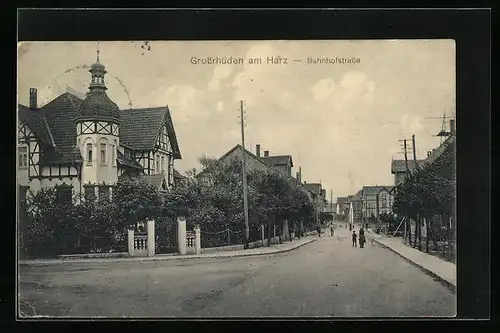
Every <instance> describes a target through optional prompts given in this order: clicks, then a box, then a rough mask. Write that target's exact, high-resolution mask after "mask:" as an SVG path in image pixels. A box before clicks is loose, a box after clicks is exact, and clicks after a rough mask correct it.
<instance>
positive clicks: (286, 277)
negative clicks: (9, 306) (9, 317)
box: [19, 228, 455, 317]
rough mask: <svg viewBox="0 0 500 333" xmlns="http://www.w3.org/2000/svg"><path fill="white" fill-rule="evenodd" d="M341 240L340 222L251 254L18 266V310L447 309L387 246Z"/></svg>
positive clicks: (422, 312)
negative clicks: (309, 239)
mask: <svg viewBox="0 0 500 333" xmlns="http://www.w3.org/2000/svg"><path fill="white" fill-rule="evenodd" d="M337 236H338V237H337ZM339 237H340V238H341V239H342V238H344V237H345V238H344V240H342V241H341V240H339ZM348 237H349V231H348V230H347V229H345V228H341V229H337V235H336V236H333V237H330V236H329V235H323V236H322V237H320V238H318V240H317V241H316V242H313V243H311V244H308V245H305V246H303V247H301V248H299V249H296V250H292V251H290V252H287V253H283V254H276V255H267V256H257V257H239V258H224V259H208V260H207V259H203V260H201V259H192V260H165V261H149V262H147V261H144V262H142V261H131V262H115V263H64V264H52V265H46V266H31V267H26V266H22V267H21V269H20V271H19V273H20V300H21V308H22V309H23V311H24V312H25V313H26V314H28V315H32V314H37V315H46V316H57V317H64V316H71V317H89V316H92V317H151V316H152V317H205V316H210V317H219V316H224V317H227V316H230V317H233V316H237V317H269V316H271V317H276V316H279V317H295V316H301V317H309V316H320V317H323V316H334V317H357V316H363V317H406V316H411V317H418V316H454V315H455V294H453V293H452V292H451V291H449V290H448V289H447V288H446V287H444V286H443V285H441V284H440V283H439V282H437V281H435V280H433V278H432V277H430V276H428V275H426V274H425V273H423V272H422V271H421V270H420V269H418V268H416V267H414V266H412V265H411V264H410V263H408V262H406V261H405V260H403V259H402V258H400V257H399V256H397V255H396V254H394V253H393V252H391V251H390V250H387V249H384V248H381V247H378V246H376V245H375V246H372V245H371V244H370V243H368V244H367V246H366V248H364V249H360V248H353V247H352V245H351V243H350V239H349V238H348Z"/></svg>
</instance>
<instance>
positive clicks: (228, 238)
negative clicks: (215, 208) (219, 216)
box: [227, 228, 231, 245]
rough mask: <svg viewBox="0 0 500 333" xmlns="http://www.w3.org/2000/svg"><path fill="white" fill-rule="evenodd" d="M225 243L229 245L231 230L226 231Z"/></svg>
mask: <svg viewBox="0 0 500 333" xmlns="http://www.w3.org/2000/svg"><path fill="white" fill-rule="evenodd" d="M227 243H228V244H229V245H231V230H230V229H229V228H228V229H227Z"/></svg>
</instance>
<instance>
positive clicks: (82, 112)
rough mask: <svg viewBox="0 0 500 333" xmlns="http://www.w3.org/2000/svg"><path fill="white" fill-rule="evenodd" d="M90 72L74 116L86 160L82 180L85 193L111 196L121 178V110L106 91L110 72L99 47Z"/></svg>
mask: <svg viewBox="0 0 500 333" xmlns="http://www.w3.org/2000/svg"><path fill="white" fill-rule="evenodd" d="M89 72H90V74H91V82H90V85H89V91H88V92H87V95H86V97H85V99H84V100H83V102H82V103H81V105H80V107H79V110H78V114H77V117H76V119H75V124H76V140H77V146H78V147H79V149H80V152H81V155H82V159H83V165H82V170H81V178H82V179H81V182H82V184H83V186H84V188H85V195H86V196H88V195H92V194H93V195H95V196H97V197H100V196H103V195H105V196H109V195H110V193H111V191H112V187H113V186H114V185H116V183H117V181H118V172H117V149H118V147H119V146H120V137H119V127H120V109H119V108H118V106H117V105H116V104H115V103H114V102H113V101H112V100H111V99H110V98H109V97H108V95H107V93H106V90H107V87H106V84H105V80H104V76H105V74H106V73H107V72H106V69H105V66H104V65H103V64H101V63H100V59H99V48H98V49H97V60H96V62H95V63H94V64H92V66H91V67H90V70H89Z"/></svg>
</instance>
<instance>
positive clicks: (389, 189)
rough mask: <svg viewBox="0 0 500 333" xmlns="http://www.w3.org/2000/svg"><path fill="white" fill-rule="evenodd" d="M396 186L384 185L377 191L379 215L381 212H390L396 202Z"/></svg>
mask: <svg viewBox="0 0 500 333" xmlns="http://www.w3.org/2000/svg"><path fill="white" fill-rule="evenodd" d="M393 188H394V186H383V187H382V188H381V189H380V190H379V192H378V193H377V215H376V216H377V217H379V216H380V215H381V214H390V213H391V212H392V204H393V203H394V192H393Z"/></svg>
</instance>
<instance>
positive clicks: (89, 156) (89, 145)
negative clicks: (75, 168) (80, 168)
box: [87, 142, 92, 165]
mask: <svg viewBox="0 0 500 333" xmlns="http://www.w3.org/2000/svg"><path fill="white" fill-rule="evenodd" d="M87 165H92V143H91V142H89V143H87Z"/></svg>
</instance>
